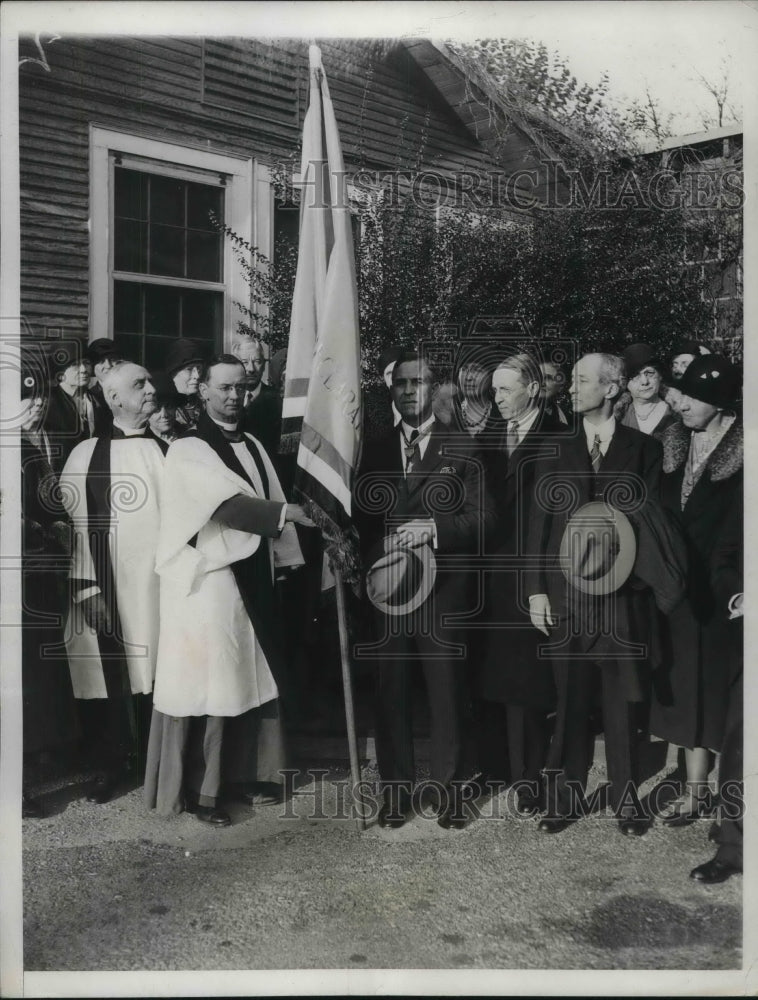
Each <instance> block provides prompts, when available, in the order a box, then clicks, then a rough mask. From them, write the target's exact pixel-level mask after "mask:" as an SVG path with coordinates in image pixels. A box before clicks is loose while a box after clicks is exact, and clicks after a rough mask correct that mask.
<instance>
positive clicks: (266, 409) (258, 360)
mask: <svg viewBox="0 0 758 1000" xmlns="http://www.w3.org/2000/svg"><path fill="white" fill-rule="evenodd" d="M232 353H233V354H234V356H235V357H236V358H239V360H240V361H241V362H242V364H243V366H244V368H245V378H246V382H245V386H246V392H245V403H244V408H243V414H242V422H243V424H244V428H245V430H246V431H248V432H249V433H250V434H252V435H254V436H255V437H256V438H258V440H259V441H260V443H261V444H262V445H263V447H264V448H265V449H266V453H267V454H268V455H269V456H271V457H273V458H274V466H275V467H277V462H276V455H277V452H278V451H279V435H280V433H281V427H282V399H281V396H280V395H279V393H278V392H277V391H276V389H274V388H272V387H271V386H270V385H266V384H265V382H263V373H264V371H265V370H266V358H265V355H264V353H263V344H262V343H261V342H260V340H256V339H254V338H253V337H240V338H239V339H238V342H237V343H236V344H235V345H234V347H233V348H232ZM278 471H279V470H278V468H277V472H278Z"/></svg>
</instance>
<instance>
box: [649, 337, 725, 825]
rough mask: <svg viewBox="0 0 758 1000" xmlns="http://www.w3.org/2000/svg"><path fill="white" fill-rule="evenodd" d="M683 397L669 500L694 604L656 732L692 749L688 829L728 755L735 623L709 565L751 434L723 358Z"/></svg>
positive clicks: (686, 605) (659, 691)
mask: <svg viewBox="0 0 758 1000" xmlns="http://www.w3.org/2000/svg"><path fill="white" fill-rule="evenodd" d="M679 387H680V389H681V391H682V399H681V402H680V404H679V410H680V414H681V417H682V424H673V425H672V426H671V427H670V428H669V429H668V431H667V432H666V435H665V436H664V442H663V443H664V464H663V470H664V475H663V480H662V487H661V499H662V501H663V503H664V504H665V505H666V506H667V507H668V508H669V509H670V510H672V511H673V512H675V513H676V514H677V516H678V517H679V519H680V523H681V525H682V528H683V529H684V532H685V535H686V539H687V546H688V557H689V570H688V584H687V595H686V597H685V599H684V600H683V601H682V602H681V603H680V604H679V605H678V607H676V608H675V609H674V611H673V612H672V613H671V615H670V616H669V619H668V624H669V638H670V651H669V656H668V657H667V661H668V662H667V666H666V668H665V669H662V670H659V671H656V673H655V675H654V678H653V691H654V693H653V704H652V707H651V718H650V731H651V732H652V733H653V734H654V735H656V736H659V737H661V738H663V739H665V740H668V741H669V742H670V743H673V744H675V745H677V746H680V747H684V748H685V759H686V764H687V786H688V787H687V792H686V793H685V795H684V796H683V798H682V800H681V802H680V803H678V808H676V809H675V811H674V812H673V813H672V814H671V815H670V816H669V817H667V820H664V822H666V821H667V822H668V824H669V825H676V826H681V825H684V824H686V823H688V822H690V821H691V820H692V819H694V818H695V817H696V816H697V800H698V798H699V797H700V798H702V797H703V793H704V790H705V785H706V782H707V777H708V771H709V751H719V750H720V749H721V745H722V741H723V735H724V722H725V717H726V708H727V703H728V690H729V676H728V670H727V669H726V667H725V659H724V651H725V649H727V648H728V646H729V642H730V635H729V631H730V630H729V623H728V622H727V621H726V620H725V618H724V616H723V615H721V614H718V613H717V609H716V602H715V600H714V596H713V593H712V588H711V582H710V570H709V567H710V563H711V558H712V550H713V546H714V543H715V539H717V538H718V536H719V534H720V532H721V529H722V527H723V524H724V520H725V518H727V517H728V516H729V511H730V510H732V509H734V506H735V497H736V496H737V495H739V494H740V493H741V491H742V480H743V473H742V463H743V430H742V423H741V421H740V420H739V418H738V416H737V414H736V412H735V409H734V407H735V406H736V404H737V399H738V397H739V380H738V375H737V371H736V369H735V368H734V366H733V365H732V364H730V362H729V361H727V360H726V359H725V358H721V357H718V356H717V355H713V354H710V355H705V356H702V357H700V358H696V359H695V360H694V361H693V362H692V364H691V365H690V366H689V368H688V369H687V371H686V372H685V374H684V376H683V378H682V380H681V382H680V384H679Z"/></svg>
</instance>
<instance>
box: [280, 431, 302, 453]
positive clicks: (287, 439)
mask: <svg viewBox="0 0 758 1000" xmlns="http://www.w3.org/2000/svg"><path fill="white" fill-rule="evenodd" d="M299 447H300V431H299V430H296V431H285V432H284V433H282V436H281V437H280V438H279V454H280V455H294V454H295V453H296V452H297V450H298V448H299Z"/></svg>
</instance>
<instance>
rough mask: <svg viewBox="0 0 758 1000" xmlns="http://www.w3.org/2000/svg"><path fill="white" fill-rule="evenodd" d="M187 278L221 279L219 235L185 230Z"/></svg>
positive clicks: (202, 279)
mask: <svg viewBox="0 0 758 1000" xmlns="http://www.w3.org/2000/svg"><path fill="white" fill-rule="evenodd" d="M186 277H187V278H195V279H196V280H197V281H221V236H220V234H218V233H199V232H198V231H197V230H194V229H188V230H187V274H186Z"/></svg>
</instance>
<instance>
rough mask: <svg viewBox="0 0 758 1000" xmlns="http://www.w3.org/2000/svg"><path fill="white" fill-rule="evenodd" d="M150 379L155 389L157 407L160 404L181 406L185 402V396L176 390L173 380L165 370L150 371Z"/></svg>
mask: <svg viewBox="0 0 758 1000" xmlns="http://www.w3.org/2000/svg"><path fill="white" fill-rule="evenodd" d="M150 381H151V382H152V383H153V388H154V389H155V402H156V403H157V405H158V408H159V409H160V407H161V406H174V407H177V406H181V405H182V404H183V403H184V402H186V399H187V397H186V396H183V395H182V394H181V393H180V392H178V390H177V388H176V386H175V385H174V380H173V379H172V378H171V376H170V375H166V374H165V372H152V373H151V374H150Z"/></svg>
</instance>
